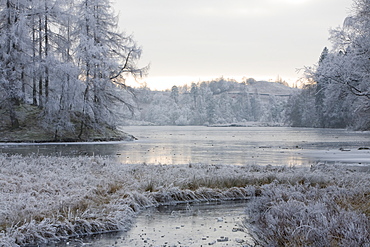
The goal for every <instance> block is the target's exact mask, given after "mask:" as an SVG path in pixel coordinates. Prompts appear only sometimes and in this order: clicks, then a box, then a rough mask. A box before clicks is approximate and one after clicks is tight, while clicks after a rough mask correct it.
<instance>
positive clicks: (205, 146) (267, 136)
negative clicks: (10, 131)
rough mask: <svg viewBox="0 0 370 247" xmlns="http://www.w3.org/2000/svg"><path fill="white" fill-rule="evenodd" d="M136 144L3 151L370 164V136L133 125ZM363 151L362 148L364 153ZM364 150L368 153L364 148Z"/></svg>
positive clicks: (136, 159)
mask: <svg viewBox="0 0 370 247" xmlns="http://www.w3.org/2000/svg"><path fill="white" fill-rule="evenodd" d="M123 129H124V131H126V132H128V133H130V134H132V135H134V136H136V137H137V138H138V140H137V141H134V142H110V143H98V144H97V143H90V144H81V143H80V144H78V143H72V144H42V145H19V144H17V145H10V144H6V145H1V146H0V150H1V152H4V153H20V154H29V153H36V154H40V155H68V156H76V155H102V156H105V155H108V156H112V157H115V158H116V159H117V160H119V161H121V162H123V163H148V164H159V163H160V164H188V163H211V164H237V165H245V164H260V165H267V164H271V165H306V164H309V163H312V162H318V161H321V162H343V163H351V164H352V163H356V164H358V163H361V164H369V163H370V151H369V150H368V149H366V148H368V147H370V132H354V131H347V130H340V129H309V128H281V127H276V128H275V127H230V128H226V127H202V126H183V127H180V126H128V127H123ZM359 148H362V149H361V150H359ZM364 148H365V149H364Z"/></svg>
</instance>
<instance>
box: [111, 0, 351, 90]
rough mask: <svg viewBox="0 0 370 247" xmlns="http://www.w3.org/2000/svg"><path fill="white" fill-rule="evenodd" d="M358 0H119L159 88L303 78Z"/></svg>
mask: <svg viewBox="0 0 370 247" xmlns="http://www.w3.org/2000/svg"><path fill="white" fill-rule="evenodd" d="M351 4H352V0H186V1H185V0H131V1H125V0H116V1H115V3H114V7H115V11H116V12H117V13H119V18H120V19H119V25H120V29H121V30H123V31H125V32H126V33H127V34H133V35H134V38H135V40H136V41H137V42H138V44H139V45H140V46H142V48H143V57H142V59H141V62H140V64H141V65H145V64H147V63H150V64H151V69H150V71H149V76H148V77H147V78H145V79H144V80H143V81H146V82H147V83H148V85H149V86H150V87H151V88H153V89H154V88H157V89H164V88H170V87H171V86H172V85H175V84H176V85H180V84H184V83H189V84H190V83H191V82H193V81H194V82H198V81H199V80H209V79H211V78H218V77H221V76H224V77H227V78H235V79H237V80H240V79H241V78H242V77H246V78H250V77H253V78H256V79H264V80H271V79H272V80H275V79H276V78H277V76H278V75H279V76H280V77H282V78H283V79H285V80H287V81H288V80H289V81H295V80H296V79H297V78H299V77H301V76H302V75H301V74H299V73H297V71H296V70H297V69H299V68H302V67H304V66H309V65H312V64H314V63H316V62H317V60H318V58H319V56H320V53H321V51H322V49H323V48H324V47H325V46H329V47H330V43H329V41H328V37H329V29H330V28H335V27H338V26H339V25H341V24H342V23H343V20H344V18H345V17H346V16H348V15H349V14H350V8H351Z"/></svg>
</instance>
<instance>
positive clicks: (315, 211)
mask: <svg viewBox="0 0 370 247" xmlns="http://www.w3.org/2000/svg"><path fill="white" fill-rule="evenodd" d="M306 172H307V173H306V176H309V177H313V178H319V180H320V182H319V183H316V182H314V183H312V181H310V180H306V179H304V180H302V181H298V183H282V181H279V180H275V181H274V182H272V183H270V184H266V185H263V186H261V187H260V189H259V191H258V193H255V194H257V195H258V196H257V197H255V198H254V199H253V201H252V203H251V204H250V205H249V207H248V215H249V218H248V219H247V221H246V223H247V227H249V228H250V231H251V233H252V234H253V237H254V239H255V242H256V244H257V245H258V246H370V221H369V219H370V218H369V217H370V175H369V173H364V172H354V171H350V169H343V167H342V168H338V167H335V166H331V167H328V166H325V165H324V166H312V167H311V169H310V170H309V171H306ZM315 180H317V179H315Z"/></svg>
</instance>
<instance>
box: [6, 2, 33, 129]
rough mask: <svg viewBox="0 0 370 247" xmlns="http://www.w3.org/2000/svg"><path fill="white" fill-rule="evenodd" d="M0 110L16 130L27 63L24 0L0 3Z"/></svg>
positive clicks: (25, 9)
mask: <svg viewBox="0 0 370 247" xmlns="http://www.w3.org/2000/svg"><path fill="white" fill-rule="evenodd" d="M0 4H1V7H0V30H1V31H0V87H1V91H2V94H1V98H0V106H1V107H2V108H3V109H5V110H6V112H7V115H8V116H9V118H10V122H11V127H12V128H18V127H19V120H18V117H17V115H16V111H15V108H16V107H17V106H19V104H20V103H21V101H22V99H23V98H24V90H25V66H26V65H27V63H28V61H29V60H28V59H29V58H28V56H27V53H26V49H27V37H26V33H27V32H26V30H25V27H26V22H27V20H26V16H27V6H26V1H24V0H2V1H0Z"/></svg>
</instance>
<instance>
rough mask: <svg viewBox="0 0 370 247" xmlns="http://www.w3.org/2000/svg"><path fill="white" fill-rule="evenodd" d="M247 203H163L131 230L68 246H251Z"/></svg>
mask: <svg viewBox="0 0 370 247" xmlns="http://www.w3.org/2000/svg"><path fill="white" fill-rule="evenodd" d="M246 203H247V202H245V201H244V202H223V203H201V204H185V205H176V206H162V207H159V208H152V209H148V210H145V211H144V212H142V213H141V214H140V215H139V216H138V217H137V219H136V222H135V224H134V225H133V227H132V229H131V230H130V231H129V232H126V233H121V234H117V233H116V234H108V235H100V236H99V237H95V238H94V240H92V239H90V240H84V241H81V242H80V241H79V243H80V244H78V242H73V241H71V242H69V243H68V246H82V245H84V246H93V247H108V246H116V247H123V246H160V247H162V246H167V247H170V246H178V247H180V246H248V245H249V244H252V243H253V242H252V240H251V238H250V237H249V235H248V232H247V230H246V229H245V228H243V227H242V226H241V225H242V222H243V219H244V217H245V208H246Z"/></svg>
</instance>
